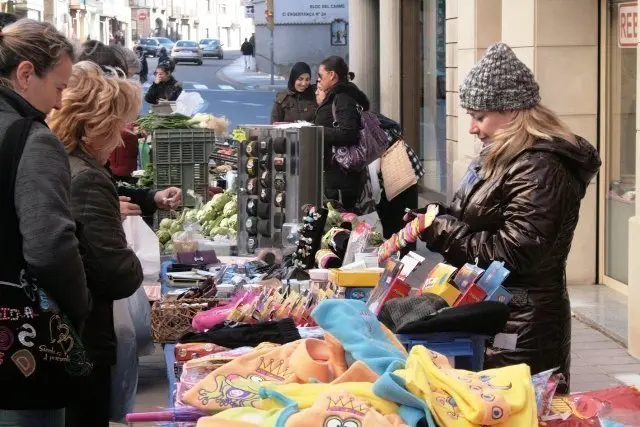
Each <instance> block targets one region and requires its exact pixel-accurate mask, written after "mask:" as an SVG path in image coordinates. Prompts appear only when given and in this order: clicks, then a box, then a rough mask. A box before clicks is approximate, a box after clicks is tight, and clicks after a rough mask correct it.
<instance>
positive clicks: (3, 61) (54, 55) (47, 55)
mask: <svg viewBox="0 0 640 427" xmlns="http://www.w3.org/2000/svg"><path fill="white" fill-rule="evenodd" d="M65 55H67V56H69V58H70V59H71V61H74V59H75V54H74V49H73V45H72V44H71V42H69V40H67V38H66V37H65V36H64V35H63V34H62V33H60V32H59V31H58V30H57V29H56V28H55V27H54V26H53V25H51V24H49V23H47V22H39V21H34V20H32V19H20V20H19V21H16V22H14V23H13V24H10V25H7V26H6V27H3V28H2V32H1V33H0V85H3V86H7V87H13V83H12V81H11V75H12V74H13V73H14V72H15V71H16V69H17V68H18V65H20V63H21V62H24V61H29V62H31V63H32V64H33V68H34V72H35V74H36V75H37V76H38V77H43V76H44V75H45V74H47V73H48V72H49V71H50V70H51V69H52V68H53V67H55V66H56V64H58V63H59V62H60V60H61V59H62V58H63V57H64V56H65Z"/></svg>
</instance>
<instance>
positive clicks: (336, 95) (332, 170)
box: [313, 82, 369, 208]
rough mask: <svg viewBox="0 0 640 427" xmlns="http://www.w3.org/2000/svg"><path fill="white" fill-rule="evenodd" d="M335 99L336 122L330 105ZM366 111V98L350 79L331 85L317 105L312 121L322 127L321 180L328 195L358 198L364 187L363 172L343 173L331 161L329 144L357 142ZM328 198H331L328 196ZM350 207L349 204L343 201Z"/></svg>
mask: <svg viewBox="0 0 640 427" xmlns="http://www.w3.org/2000/svg"><path fill="white" fill-rule="evenodd" d="M334 101H335V109H336V120H335V121H336V122H337V123H336V124H337V126H334V117H333V112H332V105H333V103H334ZM358 105H359V106H360V107H362V109H363V110H365V111H366V110H369V99H368V98H367V96H366V95H365V94H364V93H363V92H362V91H361V90H360V89H358V87H357V86H356V85H355V84H353V83H351V82H348V83H347V82H342V83H338V84H337V85H336V86H334V87H333V88H332V89H331V90H330V91H329V92H328V93H327V96H326V98H325V100H324V101H323V102H322V104H320V106H318V109H317V110H316V115H315V117H314V119H313V122H314V123H315V124H316V125H318V126H323V127H324V182H325V193H327V195H329V194H331V193H334V192H336V191H337V190H340V191H341V192H343V193H348V194H347V197H348V198H349V199H353V197H356V198H357V197H358V196H359V194H360V193H361V192H362V189H363V187H364V176H365V175H364V171H363V172H348V173H346V172H343V171H342V170H340V169H339V168H338V166H336V165H334V164H333V162H332V157H333V156H332V147H341V146H342V147H344V146H350V145H356V144H358V140H359V137H360V113H359V112H358V109H357V107H358ZM329 198H334V197H331V196H329ZM345 205H346V206H345V208H349V207H350V206H348V205H349V203H346V204H345Z"/></svg>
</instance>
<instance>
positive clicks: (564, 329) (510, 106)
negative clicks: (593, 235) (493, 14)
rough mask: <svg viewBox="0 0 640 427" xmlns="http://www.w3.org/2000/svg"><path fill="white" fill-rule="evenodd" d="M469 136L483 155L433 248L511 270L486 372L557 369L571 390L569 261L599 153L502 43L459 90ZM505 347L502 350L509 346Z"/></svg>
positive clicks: (436, 230) (455, 259)
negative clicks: (501, 325)
mask: <svg viewBox="0 0 640 427" xmlns="http://www.w3.org/2000/svg"><path fill="white" fill-rule="evenodd" d="M459 93H460V105H461V106H462V108H464V109H465V110H466V111H467V114H469V116H470V121H471V125H470V128H469V132H470V133H471V134H473V135H475V136H476V137H477V138H478V139H479V140H480V141H481V143H482V151H481V152H480V155H479V157H478V158H477V159H475V160H474V161H473V162H472V163H471V165H470V166H469V168H468V170H467V173H466V175H465V176H464V178H463V180H462V184H461V186H460V188H459V190H458V191H457V192H456V194H455V195H454V197H453V200H452V202H451V203H450V204H449V205H448V206H443V205H441V206H440V214H439V216H438V217H437V218H436V219H435V220H434V221H433V223H432V225H431V226H430V227H429V228H428V229H427V230H426V231H425V232H424V233H423V235H422V237H421V238H422V240H424V241H425V242H426V244H427V248H428V249H429V250H430V251H433V252H438V253H440V254H441V255H442V256H443V257H444V259H445V261H447V262H448V263H450V264H452V265H454V266H455V267H462V266H463V265H464V264H465V263H472V264H478V265H479V266H480V267H482V268H486V267H487V266H488V265H489V264H490V263H491V262H492V261H503V262H504V263H505V267H506V268H507V269H508V270H509V271H510V272H511V273H510V275H509V277H508V278H507V279H506V281H505V283H504V285H505V287H506V289H507V290H508V291H509V292H510V293H511V295H512V297H513V298H512V300H511V302H510V303H509V311H510V313H509V319H508V321H507V325H506V326H505V329H504V331H503V332H504V333H505V334H509V335H512V336H513V335H515V336H514V337H513V338H514V339H513V343H512V344H511V343H506V344H502V345H501V346H499V345H497V344H496V345H492V346H488V347H487V351H486V356H485V361H484V367H485V369H490V368H498V367H502V366H507V365H513V364H518V363H526V364H527V365H528V366H529V367H530V368H531V373H532V374H536V373H539V372H542V371H546V370H548V369H556V368H558V373H560V374H563V375H564V381H563V382H561V383H560V385H559V386H558V390H557V391H558V393H560V394H567V393H568V392H569V385H570V363H571V351H570V350H571V308H570V305H569V295H568V293H567V285H566V271H565V269H566V263H567V257H568V256H569V250H570V248H571V242H572V240H573V234H574V231H575V229H576V225H577V223H578V217H579V215H580V204H581V200H582V198H583V197H584V196H585V192H586V190H587V186H588V185H589V183H590V182H591V180H592V178H593V177H594V176H595V174H596V173H597V172H598V169H599V168H600V164H601V162H600V157H599V155H598V152H597V151H596V149H595V148H594V147H593V145H591V144H590V143H589V142H587V141H585V140H584V139H583V138H581V137H579V136H577V135H574V134H573V133H572V132H571V130H570V129H569V128H568V127H567V126H566V125H565V124H564V123H563V122H562V121H561V120H560V118H559V117H558V116H557V115H556V114H555V113H554V112H553V111H551V110H549V109H548V108H546V107H544V106H543V105H541V104H540V88H539V86H538V83H537V82H536V81H535V77H534V75H533V73H532V72H531V70H530V69H529V68H528V67H527V66H526V65H525V64H524V63H522V62H521V61H520V60H519V59H518V57H517V56H516V55H515V53H514V52H513V51H512V50H511V48H510V47H509V46H507V45H506V44H504V43H498V44H495V45H493V46H490V47H489V49H487V51H486V53H485V55H484V57H483V58H482V59H481V60H480V61H479V62H478V63H477V64H476V65H475V66H474V67H473V68H471V71H469V73H468V74H467V76H466V77H465V79H464V81H463V82H462V84H461V85H460V90H459ZM500 347H503V348H500Z"/></svg>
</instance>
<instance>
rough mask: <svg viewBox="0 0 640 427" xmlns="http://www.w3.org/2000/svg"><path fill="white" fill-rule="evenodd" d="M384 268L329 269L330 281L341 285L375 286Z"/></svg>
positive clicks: (345, 286) (344, 286)
mask: <svg viewBox="0 0 640 427" xmlns="http://www.w3.org/2000/svg"><path fill="white" fill-rule="evenodd" d="M382 272H383V270H382V269H381V268H376V269H367V270H350V271H342V270H338V269H334V270H329V282H331V283H334V284H336V285H338V286H339V287H343V288H347V287H354V286H355V287H372V288H373V287H375V286H376V285H377V284H378V282H379V281H380V277H381V276H382Z"/></svg>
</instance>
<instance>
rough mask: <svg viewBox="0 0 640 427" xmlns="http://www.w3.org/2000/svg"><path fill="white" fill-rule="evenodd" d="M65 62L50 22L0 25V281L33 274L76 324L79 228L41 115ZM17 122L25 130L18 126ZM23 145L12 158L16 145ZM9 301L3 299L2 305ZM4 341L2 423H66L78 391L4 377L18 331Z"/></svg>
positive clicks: (54, 102)
mask: <svg viewBox="0 0 640 427" xmlns="http://www.w3.org/2000/svg"><path fill="white" fill-rule="evenodd" d="M3 17H4V18H7V16H3ZM73 61H74V49H73V46H72V45H71V43H70V42H69V41H68V40H67V39H66V38H65V37H64V36H63V35H62V34H61V33H60V32H58V31H57V30H56V29H55V27H53V26H52V25H51V24H49V23H45V22H36V21H32V20H30V19H22V20H20V21H17V22H15V23H13V24H10V25H7V26H5V27H3V28H2V32H1V33H0V135H1V136H0V242H2V244H0V282H2V285H0V288H2V287H5V286H13V287H16V286H18V287H23V286H21V285H19V284H20V283H21V279H20V276H21V275H22V274H21V272H26V273H27V275H26V277H25V279H26V280H28V281H29V282H31V281H32V280H33V281H36V283H37V286H38V287H39V288H40V289H42V290H43V291H44V292H46V293H47V294H48V296H49V297H50V298H51V299H52V300H53V301H55V302H56V304H57V305H58V307H59V308H60V310H61V312H62V313H63V314H64V315H66V316H67V317H68V318H69V319H70V320H71V323H72V324H73V325H74V326H75V327H76V328H78V329H81V328H82V326H83V324H84V322H85V319H86V317H87V315H88V314H89V310H90V307H91V301H90V295H89V291H88V289H87V283H86V275H85V270H84V266H83V263H82V258H81V255H80V249H79V242H78V238H77V237H76V232H77V231H78V230H77V229H76V223H75V221H74V218H73V215H72V213H71V210H70V208H69V206H70V185H71V177H70V171H69V160H68V158H67V156H66V153H65V152H64V148H63V145H62V144H61V143H60V140H59V139H58V138H57V137H56V136H55V135H54V134H53V133H52V132H51V131H50V130H49V128H48V127H47V125H46V123H45V116H46V114H48V113H49V111H51V110H52V109H55V108H60V106H61V96H62V91H63V90H64V89H65V88H66V86H67V83H68V81H69V78H70V76H71V70H72V65H73ZM24 119H28V120H24ZM18 120H22V121H23V123H24V124H26V125H27V126H29V127H28V128H26V129H25V128H23V129H22V130H21V129H20V127H18V128H16V126H15V125H14V124H18V125H19V124H20V122H19V121H18ZM21 145H24V149H23V151H22V154H21V156H20V154H19V151H18V150H17V149H16V147H19V146H21ZM0 294H2V290H0ZM23 303H24V302H23ZM10 304H11V301H8V300H7V299H6V298H5V299H4V300H3V306H5V307H10V306H11V305H10ZM45 328H46V329H47V330H46V331H45V330H44V329H45ZM45 328H43V330H38V329H36V330H35V334H43V335H45V334H46V335H47V336H48V335H49V334H51V332H50V331H49V326H48V325H47V326H45ZM34 336H35V335H34ZM5 337H6V335H5ZM11 342H12V343H13V344H11V343H10V344H9V346H8V347H7V346H6V344H7V342H6V341H5V342H4V344H3V346H4V347H7V348H3V354H6V355H7V359H5V361H4V364H3V365H0V383H2V387H1V388H0V426H10V427H36V426H37V427H62V426H64V408H65V407H66V406H67V404H68V403H69V400H70V398H71V396H72V394H74V393H75V394H77V393H78V392H81V391H79V390H77V389H73V388H72V387H71V386H70V384H69V383H68V382H65V383H59V384H55V386H52V384H51V383H50V382H49V381H44V382H42V381H38V380H36V379H35V378H42V377H40V376H39V375H31V376H30V377H27V376H22V375H20V373H18V376H19V380H15V378H7V377H3V375H5V374H4V373H5V372H7V371H6V370H7V369H10V368H11V367H12V365H9V364H10V363H12V362H11V360H10V359H9V357H10V356H9V354H11V353H15V347H14V346H22V345H21V343H20V342H19V340H18V337H16V338H15V340H13V339H12V340H11ZM23 349H26V347H23ZM32 357H33V356H32ZM34 362H35V361H34ZM41 369H44V367H43V366H41V365H38V366H35V371H34V372H35V373H37V372H38V370H41ZM34 372H32V374H33V373H34ZM34 392H36V395H37V397H36V395H34Z"/></svg>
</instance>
